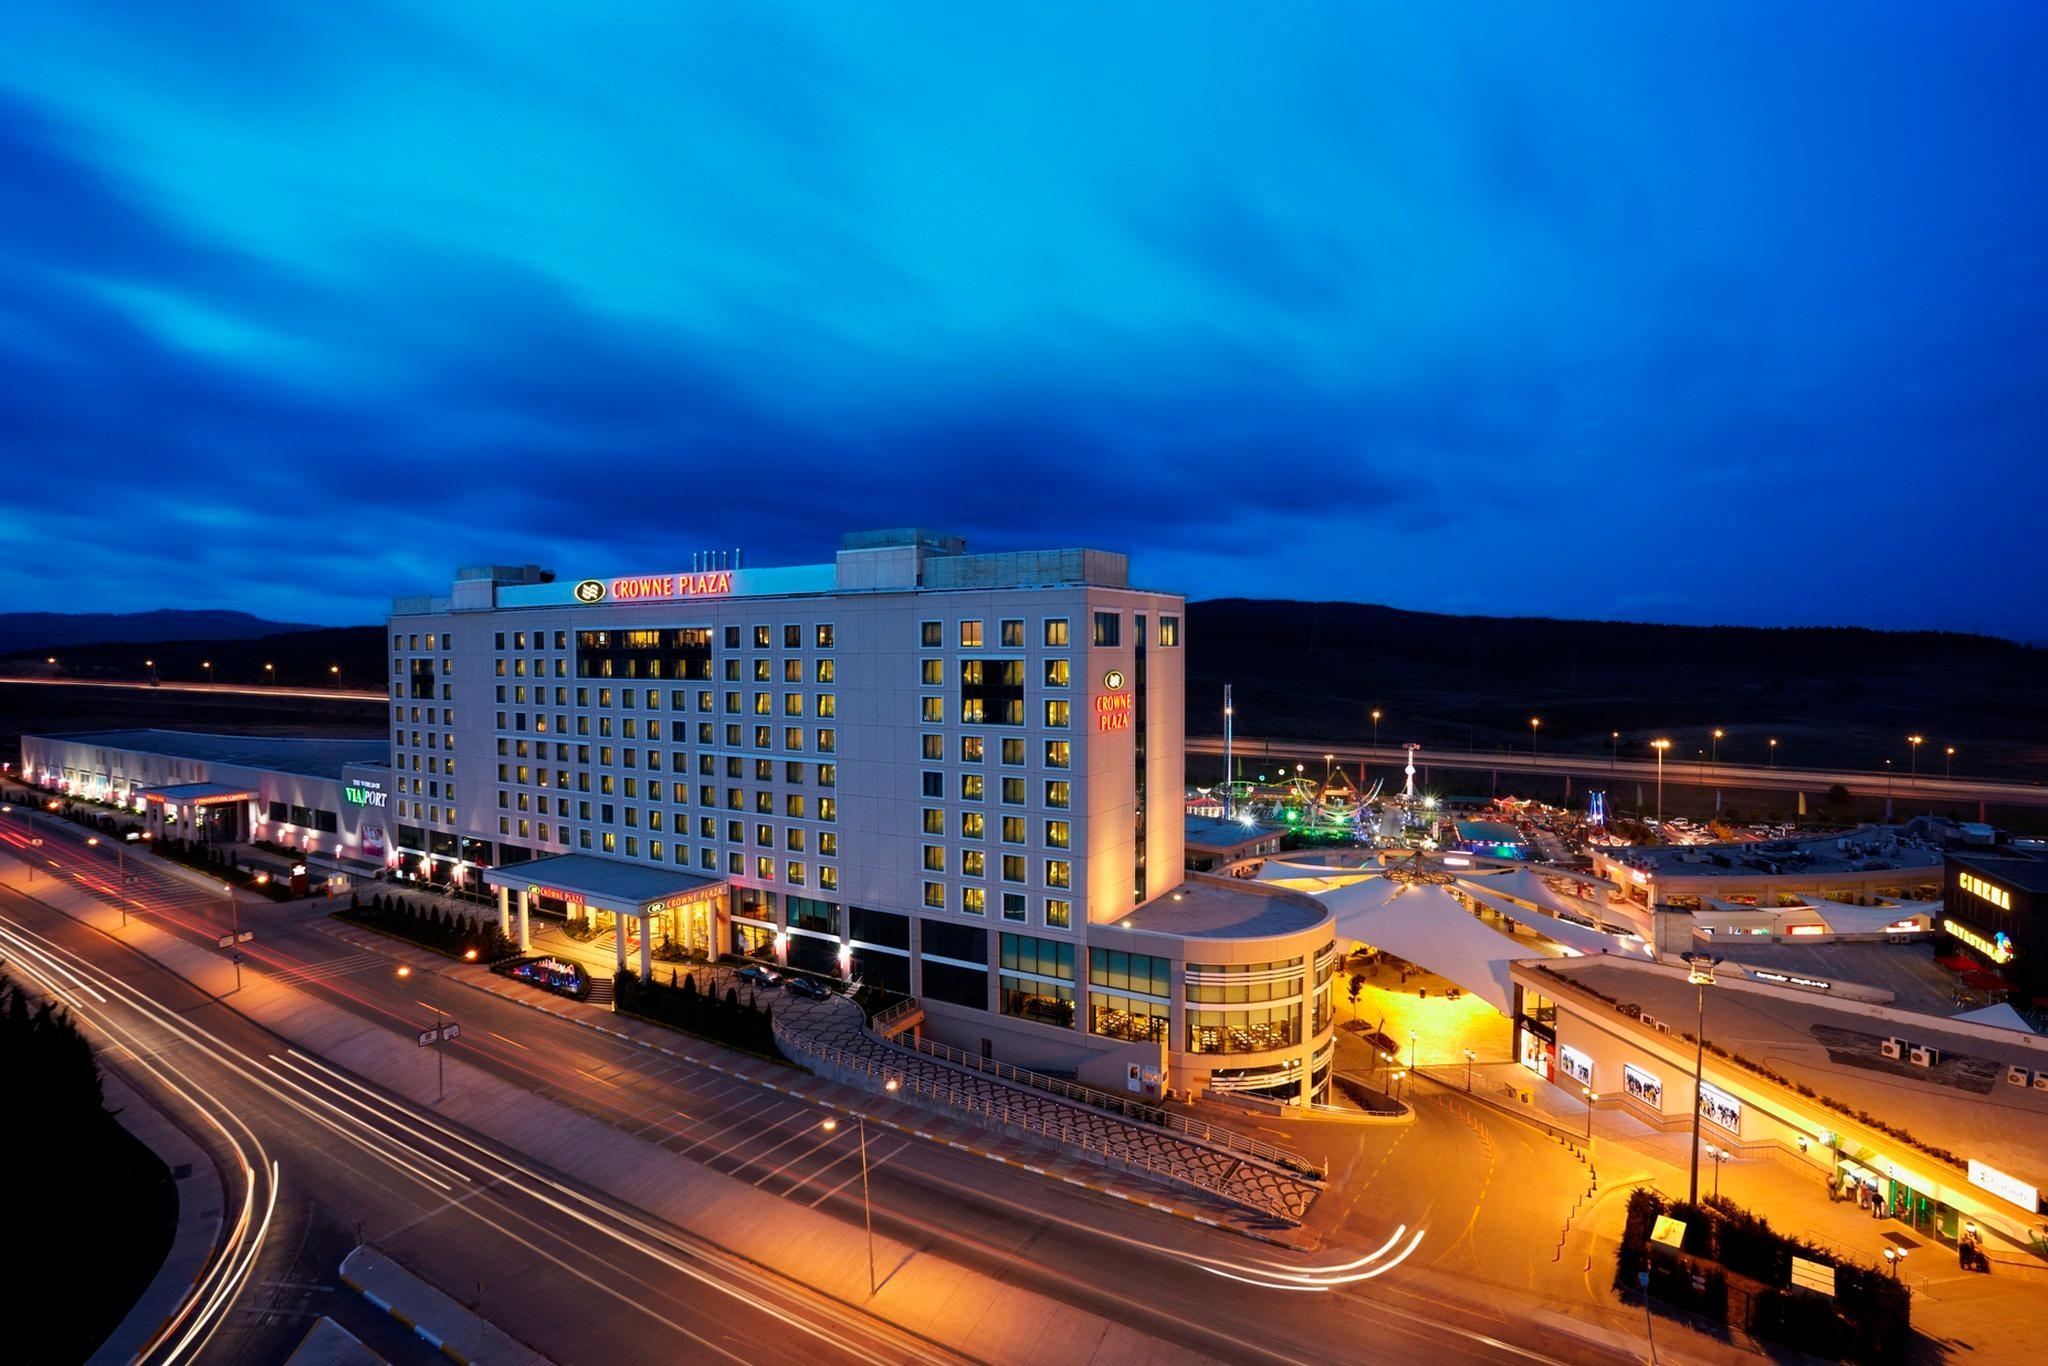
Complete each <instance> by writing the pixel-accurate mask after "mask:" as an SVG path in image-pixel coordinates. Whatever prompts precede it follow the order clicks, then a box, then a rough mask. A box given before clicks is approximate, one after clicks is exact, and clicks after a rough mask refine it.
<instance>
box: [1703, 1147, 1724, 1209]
mask: <svg viewBox="0 0 2048 1366" xmlns="http://www.w3.org/2000/svg"><path fill="white" fill-rule="evenodd" d="M1707 1156H1708V1157H1711V1158H1713V1159H1714V1199H1716V1200H1719V1199H1720V1198H1721V1164H1722V1163H1723V1162H1726V1161H1727V1160H1728V1152H1727V1150H1726V1149H1725V1148H1722V1147H1720V1146H1719V1145H1717V1144H1713V1143H1709V1144H1708V1145H1707Z"/></svg>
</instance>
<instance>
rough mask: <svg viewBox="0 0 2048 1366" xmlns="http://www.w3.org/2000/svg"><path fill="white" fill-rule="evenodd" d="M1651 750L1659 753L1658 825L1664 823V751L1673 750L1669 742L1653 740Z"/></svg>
mask: <svg viewBox="0 0 2048 1366" xmlns="http://www.w3.org/2000/svg"><path fill="white" fill-rule="evenodd" d="M1650 748H1651V749H1654V750H1656V751H1657V823H1658V824H1659V825H1662V824H1663V823H1664V751H1665V750H1667V749H1670V748H1671V742H1670V741H1669V740H1652V741H1650Z"/></svg>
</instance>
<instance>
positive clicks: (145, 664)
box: [142, 659, 156, 683]
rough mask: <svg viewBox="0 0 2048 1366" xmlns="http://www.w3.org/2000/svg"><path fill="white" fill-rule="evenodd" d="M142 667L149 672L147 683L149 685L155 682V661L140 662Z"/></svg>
mask: <svg viewBox="0 0 2048 1366" xmlns="http://www.w3.org/2000/svg"><path fill="white" fill-rule="evenodd" d="M142 667H143V668H145V669H148V670H149V681H150V682H151V683H154V682H156V661H155V660H153V659H145V660H143V661H142Z"/></svg>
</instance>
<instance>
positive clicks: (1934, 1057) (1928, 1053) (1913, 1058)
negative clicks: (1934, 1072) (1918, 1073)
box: [1908, 1043, 1941, 1067]
mask: <svg viewBox="0 0 2048 1366" xmlns="http://www.w3.org/2000/svg"><path fill="white" fill-rule="evenodd" d="M1908 1061H1910V1062H1911V1063H1912V1064H1913V1066H1915V1067H1932V1066H1934V1064H1936V1063H1938V1062H1940V1061H1941V1050H1940V1049H1938V1048H1928V1047H1925V1046H1923V1045H1921V1044H1917V1043H1916V1044H1914V1045H1913V1051H1912V1053H1911V1054H1909V1055H1908Z"/></svg>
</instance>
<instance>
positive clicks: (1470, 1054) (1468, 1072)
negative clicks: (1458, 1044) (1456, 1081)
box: [1465, 1048, 1479, 1096]
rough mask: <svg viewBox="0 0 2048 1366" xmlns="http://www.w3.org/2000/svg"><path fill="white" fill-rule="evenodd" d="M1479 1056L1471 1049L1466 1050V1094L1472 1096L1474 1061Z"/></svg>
mask: <svg viewBox="0 0 2048 1366" xmlns="http://www.w3.org/2000/svg"><path fill="white" fill-rule="evenodd" d="M1478 1056H1479V1055H1478V1054H1477V1053H1474V1052H1473V1051H1472V1050H1471V1049H1469V1048H1468V1049H1466V1050H1465V1094H1466V1095H1468V1096H1469V1095H1471V1094H1472V1061H1473V1059H1475V1058H1477V1057H1478Z"/></svg>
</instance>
